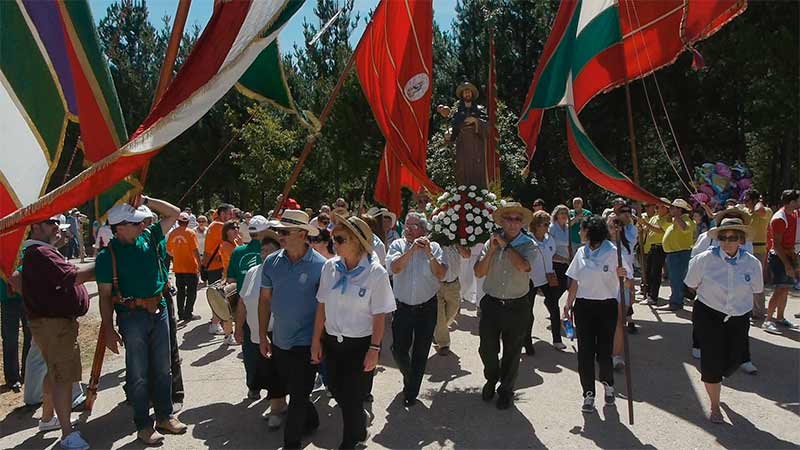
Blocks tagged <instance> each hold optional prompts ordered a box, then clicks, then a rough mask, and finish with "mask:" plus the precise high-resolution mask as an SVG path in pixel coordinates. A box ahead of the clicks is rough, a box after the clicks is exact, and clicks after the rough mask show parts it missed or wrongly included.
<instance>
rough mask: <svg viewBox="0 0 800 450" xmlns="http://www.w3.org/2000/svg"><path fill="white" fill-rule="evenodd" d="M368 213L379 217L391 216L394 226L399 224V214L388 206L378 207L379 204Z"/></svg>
mask: <svg viewBox="0 0 800 450" xmlns="http://www.w3.org/2000/svg"><path fill="white" fill-rule="evenodd" d="M367 215H368V216H370V217H374V218H376V219H377V218H378V217H381V218H382V217H384V216H385V217H389V218H390V219H392V228H394V226H395V225H396V224H397V214H395V213H393V212H391V211H389V210H388V209H386V208H378V207H377V206H373V207H372V208H370V209H369V210H368V211H367Z"/></svg>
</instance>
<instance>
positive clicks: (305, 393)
mask: <svg viewBox="0 0 800 450" xmlns="http://www.w3.org/2000/svg"><path fill="white" fill-rule="evenodd" d="M272 358H273V359H274V360H275V364H276V365H277V367H278V373H279V374H280V379H281V381H282V382H283V385H284V386H286V391H287V392H288V394H289V397H290V398H289V411H288V414H287V415H286V424H285V426H284V429H283V446H284V447H285V448H300V444H301V443H300V440H301V438H302V437H303V435H304V434H309V433H311V432H313V431H314V430H315V429H317V427H319V415H318V414H317V409H316V408H315V407H314V404H313V403H311V399H310V396H311V391H312V390H313V389H314V378H316V376H317V366H316V365H314V364H311V347H310V346H298V347H292V348H291V349H289V350H284V349H282V348H278V347H277V346H275V345H273V346H272Z"/></svg>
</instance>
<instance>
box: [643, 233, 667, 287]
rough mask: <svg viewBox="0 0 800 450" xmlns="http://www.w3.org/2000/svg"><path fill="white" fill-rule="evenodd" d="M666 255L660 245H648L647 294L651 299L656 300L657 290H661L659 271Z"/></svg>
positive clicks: (662, 266) (661, 269) (662, 268)
mask: <svg viewBox="0 0 800 450" xmlns="http://www.w3.org/2000/svg"><path fill="white" fill-rule="evenodd" d="M666 257H667V255H666V254H665V253H664V248H663V247H662V246H661V245H653V246H652V247H650V253H648V254H647V295H648V296H649V297H650V298H652V299H653V300H658V291H659V290H661V272H662V271H663V270H664V259H665V258H666Z"/></svg>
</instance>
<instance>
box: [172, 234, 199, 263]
mask: <svg viewBox="0 0 800 450" xmlns="http://www.w3.org/2000/svg"><path fill="white" fill-rule="evenodd" d="M198 247H199V244H198V242H197V233H195V232H194V230H192V229H191V228H188V227H182V228H180V227H179V228H176V229H174V230H172V233H170V234H169V238H168V239H167V252H168V253H169V254H170V255H172V270H173V272H175V273H183V274H196V273H198V272H199V271H200V267H199V266H198V264H197V258H195V252H197V251H199V248H198Z"/></svg>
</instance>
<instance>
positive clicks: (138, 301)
mask: <svg viewBox="0 0 800 450" xmlns="http://www.w3.org/2000/svg"><path fill="white" fill-rule="evenodd" d="M161 299H162V296H160V295H156V296H155V297H150V298H133V297H114V303H115V304H118V305H122V306H125V307H126V308H130V309H144V310H147V312H149V313H150V314H155V313H157V312H158V309H159V305H160V304H161Z"/></svg>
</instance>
